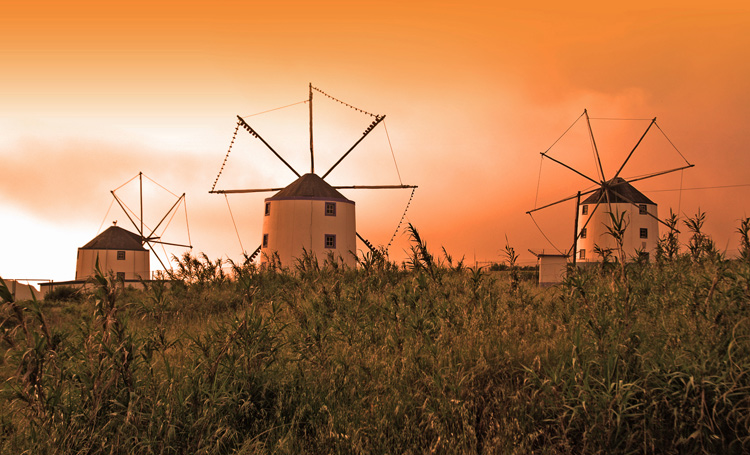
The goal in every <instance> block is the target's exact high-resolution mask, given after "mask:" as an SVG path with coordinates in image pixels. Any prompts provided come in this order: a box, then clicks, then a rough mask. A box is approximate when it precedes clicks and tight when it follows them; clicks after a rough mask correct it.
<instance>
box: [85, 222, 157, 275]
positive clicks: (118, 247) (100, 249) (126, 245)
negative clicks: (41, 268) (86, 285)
mask: <svg viewBox="0 0 750 455" xmlns="http://www.w3.org/2000/svg"><path fill="white" fill-rule="evenodd" d="M97 259H98V260H99V268H100V269H101V270H102V272H105V273H108V272H110V271H111V272H113V273H114V274H115V275H117V276H118V277H119V278H121V279H123V280H139V279H143V280H148V279H150V278H151V267H150V264H149V251H148V250H146V249H145V248H143V244H142V243H141V236H139V235H138V234H134V233H132V232H130V231H128V230H125V229H123V228H121V227H117V226H110V227H109V228H108V229H107V230H106V231H104V232H102V233H101V234H99V235H97V236H96V237H94V239H93V240H91V241H90V242H89V243H87V244H86V245H84V246H82V247H81V248H78V259H77V260H76V280H85V279H87V278H89V277H91V276H93V275H94V273H95V267H96V261H97Z"/></svg>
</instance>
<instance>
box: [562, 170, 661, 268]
mask: <svg viewBox="0 0 750 455" xmlns="http://www.w3.org/2000/svg"><path fill="white" fill-rule="evenodd" d="M605 188H606V189H605ZM605 191H606V193H604V192H605ZM597 202H599V207H598V208H597V209H596V210H594V208H595V207H596V205H597ZM578 210H579V212H578V215H579V216H578V226H576V229H577V232H578V234H579V235H578V241H577V243H576V251H577V257H576V260H577V261H578V262H598V261H601V259H602V258H601V256H600V255H598V254H597V253H596V252H595V247H596V246H598V247H599V248H601V249H611V250H612V252H613V254H614V255H615V256H616V255H617V253H616V248H617V243H616V242H615V239H614V238H613V237H612V236H611V235H609V234H608V232H609V231H608V230H607V226H611V225H612V220H611V218H610V213H613V214H615V216H616V217H619V216H620V214H622V213H624V214H625V217H624V219H625V223H626V226H627V228H626V229H625V236H624V239H623V250H624V251H625V256H626V257H627V258H628V259H633V258H634V257H636V256H637V255H638V254H642V255H647V257H651V256H653V255H654V251H655V250H656V242H657V240H658V239H659V222H658V221H657V218H658V217H659V214H658V211H657V206H656V204H655V203H654V202H653V201H652V200H651V199H649V198H647V197H646V196H644V195H643V193H641V192H640V191H638V190H637V189H635V187H633V185H631V184H630V183H628V182H627V181H626V180H625V179H622V178H620V177H618V178H616V179H612V180H610V181H609V182H607V183H606V185H605V187H604V188H601V189H598V190H596V191H594V192H593V193H591V194H590V195H589V196H588V197H587V198H586V199H585V200H584V201H583V202H581V204H580V207H579V209H578ZM584 226H586V227H585V229H584Z"/></svg>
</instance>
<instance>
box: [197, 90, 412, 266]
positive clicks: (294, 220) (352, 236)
mask: <svg viewBox="0 0 750 455" xmlns="http://www.w3.org/2000/svg"><path fill="white" fill-rule="evenodd" d="M314 91H315V92H318V93H320V94H322V95H324V96H326V97H328V98H330V99H332V100H334V101H336V102H339V103H341V104H342V105H345V106H347V107H349V108H352V109H355V110H356V111H358V112H360V113H362V114H365V115H368V116H370V117H373V118H374V120H373V121H372V123H370V125H369V126H368V127H367V128H366V129H365V131H364V132H363V133H362V136H361V137H359V138H357V140H356V141H355V142H354V144H353V145H352V146H351V147H349V149H348V150H346V151H345V152H344V153H343V155H341V157H340V158H339V159H338V161H336V162H335V163H334V164H333V165H332V166H331V167H330V168H329V169H328V170H327V171H326V172H324V173H323V174H322V175H320V176H319V175H318V174H317V173H316V171H315V152H314V146H313V145H314V142H313V92H314ZM306 102H307V103H308V105H309V122H310V133H309V134H310V172H308V173H305V174H301V173H300V172H298V171H297V170H296V169H295V168H293V167H292V166H291V165H290V164H289V163H288V162H287V161H286V160H285V159H284V158H283V157H282V156H281V155H280V154H279V153H278V152H277V151H276V150H274V148H273V147H271V145H270V144H268V142H266V141H265V140H264V139H263V138H262V137H261V136H260V134H259V133H258V132H257V131H256V130H255V129H253V127H251V126H250V125H249V124H248V123H247V122H246V121H245V119H243V118H242V117H240V116H239V115H238V116H237V127H236V128H235V131H234V136H233V137H232V142H231V143H230V146H229V151H227V155H226V157H225V158H224V163H223V164H222V167H221V170H220V171H219V174H218V175H217V177H216V180H215V181H214V184H213V187H212V188H211V191H209V192H210V193H213V194H224V195H227V194H236V193H261V192H276V194H274V195H273V196H270V197H268V198H266V199H265V204H264V208H263V231H262V232H263V236H262V240H261V245H260V246H259V247H258V248H257V249H256V250H255V252H254V253H253V254H252V255H251V256H250V258H251V259H254V258H255V257H256V256H257V255H258V254H260V260H261V263H264V262H267V261H269V260H271V258H273V257H277V258H278V260H279V261H280V263H281V264H282V265H283V266H291V265H293V264H294V262H295V260H296V259H298V258H300V257H301V256H302V254H303V252H305V251H306V252H308V253H312V254H314V255H315V256H316V257H318V258H324V257H326V256H328V255H329V254H333V255H334V256H335V257H337V258H341V259H342V260H343V262H344V263H346V264H348V265H350V266H353V265H354V264H355V258H354V256H353V255H352V254H351V253H354V252H356V251H357V248H356V239H357V238H359V239H360V240H361V241H362V242H363V243H364V244H365V245H366V246H367V247H368V248H369V249H370V250H372V251H374V252H376V253H377V250H376V249H375V248H374V247H373V246H372V244H371V243H370V242H369V241H367V240H366V239H365V238H364V237H362V236H360V235H359V234H358V233H357V229H356V215H355V203H354V201H352V200H350V199H348V198H346V197H345V196H344V195H342V194H341V193H340V192H339V191H338V190H340V189H406V188H409V189H412V196H413V194H414V193H413V192H414V190H415V189H416V188H417V187H416V186H415V185H404V184H403V183H402V184H399V185H349V186H332V185H330V184H329V183H328V182H326V181H325V179H326V177H327V176H328V175H330V174H331V172H332V171H333V170H334V169H335V168H336V167H337V166H338V165H339V164H340V163H341V162H342V161H343V160H344V159H345V158H346V157H347V156H349V154H350V153H351V152H352V151H353V150H354V149H355V148H356V147H357V146H358V145H359V144H360V143H361V142H362V141H363V140H364V138H365V137H367V135H368V134H370V132H371V131H372V130H373V129H374V128H375V127H376V126H378V125H379V124H380V123H381V122H382V121H383V120H384V119H385V115H376V114H372V113H369V112H366V111H364V110H362V109H358V108H355V107H354V106H352V105H350V104H348V103H345V102H343V101H340V100H338V99H336V98H334V97H332V96H330V95H328V94H327V93H325V92H323V91H322V90H320V89H318V88H316V87H313V86H312V84H310V85H309V97H308V100H307V101H306ZM240 127H242V128H244V129H245V130H246V131H247V132H248V133H250V135H252V136H253V137H254V138H256V139H258V140H259V141H261V142H262V143H263V144H264V145H265V146H266V147H267V148H268V149H269V150H270V151H271V152H272V153H273V154H274V155H275V156H276V157H277V158H278V159H279V160H280V161H281V162H282V163H283V164H284V165H285V166H286V167H287V168H288V169H289V170H290V171H291V172H292V173H293V174H294V175H295V176H296V179H295V180H294V181H292V182H291V183H290V184H289V185H288V186H286V187H284V188H251V189H224V190H217V189H216V184H217V182H218V181H219V178H220V177H221V175H222V172H223V169H224V165H225V164H226V162H227V159H228V157H229V153H230V152H231V150H232V144H234V141H235V139H236V137H237V132H238V130H239V128H240ZM409 201H411V199H410V200H409ZM407 209H408V205H407ZM402 220H403V217H402ZM397 229H398V228H397Z"/></svg>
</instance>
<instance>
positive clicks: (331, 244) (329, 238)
mask: <svg viewBox="0 0 750 455" xmlns="http://www.w3.org/2000/svg"><path fill="white" fill-rule="evenodd" d="M325 247H326V248H336V234H326V238H325Z"/></svg>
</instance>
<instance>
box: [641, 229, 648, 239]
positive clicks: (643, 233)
mask: <svg viewBox="0 0 750 455" xmlns="http://www.w3.org/2000/svg"><path fill="white" fill-rule="evenodd" d="M641 238H642V239H647V238H648V228H641Z"/></svg>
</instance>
